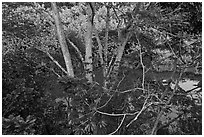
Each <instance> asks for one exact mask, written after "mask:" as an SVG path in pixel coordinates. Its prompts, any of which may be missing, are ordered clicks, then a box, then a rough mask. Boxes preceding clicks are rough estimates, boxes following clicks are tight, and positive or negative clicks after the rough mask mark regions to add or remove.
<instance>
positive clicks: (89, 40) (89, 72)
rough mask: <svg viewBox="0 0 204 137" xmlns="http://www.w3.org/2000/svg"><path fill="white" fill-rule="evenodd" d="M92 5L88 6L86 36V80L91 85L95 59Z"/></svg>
mask: <svg viewBox="0 0 204 137" xmlns="http://www.w3.org/2000/svg"><path fill="white" fill-rule="evenodd" d="M92 12H93V11H92V8H91V5H90V4H89V5H88V8H87V13H88V19H87V32H86V34H85V46H86V55H85V71H86V79H87V80H88V82H89V83H92V82H93V57H92V31H93V24H92V23H93V20H92V19H93V18H92V16H93V14H92Z"/></svg>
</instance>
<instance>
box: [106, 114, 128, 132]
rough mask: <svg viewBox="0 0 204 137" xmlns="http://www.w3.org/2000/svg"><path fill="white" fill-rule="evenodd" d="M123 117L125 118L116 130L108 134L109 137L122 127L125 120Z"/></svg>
mask: <svg viewBox="0 0 204 137" xmlns="http://www.w3.org/2000/svg"><path fill="white" fill-rule="evenodd" d="M125 116H126V115H124V116H123V119H122V120H121V122H120V124H119V126H118V128H117V129H116V130H115V131H113V132H112V133H110V134H109V135H113V134H115V133H116V132H117V131H118V130H119V129H120V127H121V126H122V124H123V122H124V120H125Z"/></svg>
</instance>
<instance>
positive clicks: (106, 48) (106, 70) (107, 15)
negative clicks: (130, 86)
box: [103, 3, 110, 89]
mask: <svg viewBox="0 0 204 137" xmlns="http://www.w3.org/2000/svg"><path fill="white" fill-rule="evenodd" d="M106 9H107V13H106V29H105V46H104V65H103V77H104V78H105V79H104V83H103V87H104V88H105V89H107V84H108V80H107V79H106V75H107V73H108V32H109V19H110V15H109V14H110V13H109V12H110V6H109V3H108V5H107V6H106Z"/></svg>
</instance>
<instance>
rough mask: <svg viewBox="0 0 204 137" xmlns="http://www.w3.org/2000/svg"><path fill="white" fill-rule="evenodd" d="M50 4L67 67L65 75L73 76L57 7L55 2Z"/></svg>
mask: <svg viewBox="0 0 204 137" xmlns="http://www.w3.org/2000/svg"><path fill="white" fill-rule="evenodd" d="M51 6H52V10H53V13H54V14H53V17H54V20H55V25H56V28H57V36H58V40H59V43H60V46H61V50H62V53H63V56H64V61H65V64H66V68H67V75H68V76H69V77H74V71H73V66H72V62H71V56H70V53H69V50H68V47H67V43H66V39H65V35H64V31H63V28H62V24H61V20H60V17H59V12H58V9H57V5H56V3H55V2H52V3H51Z"/></svg>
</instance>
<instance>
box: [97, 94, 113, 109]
mask: <svg viewBox="0 0 204 137" xmlns="http://www.w3.org/2000/svg"><path fill="white" fill-rule="evenodd" d="M113 96H114V94H113V95H111V96H110V98H109V99H108V100H107V101H106V103H105V104H104V105H102V106H100V107H98V108H97V109H101V108H103V107H105V106H106V105H107V104H108V102H110V100H111V99H112V97H113Z"/></svg>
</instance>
